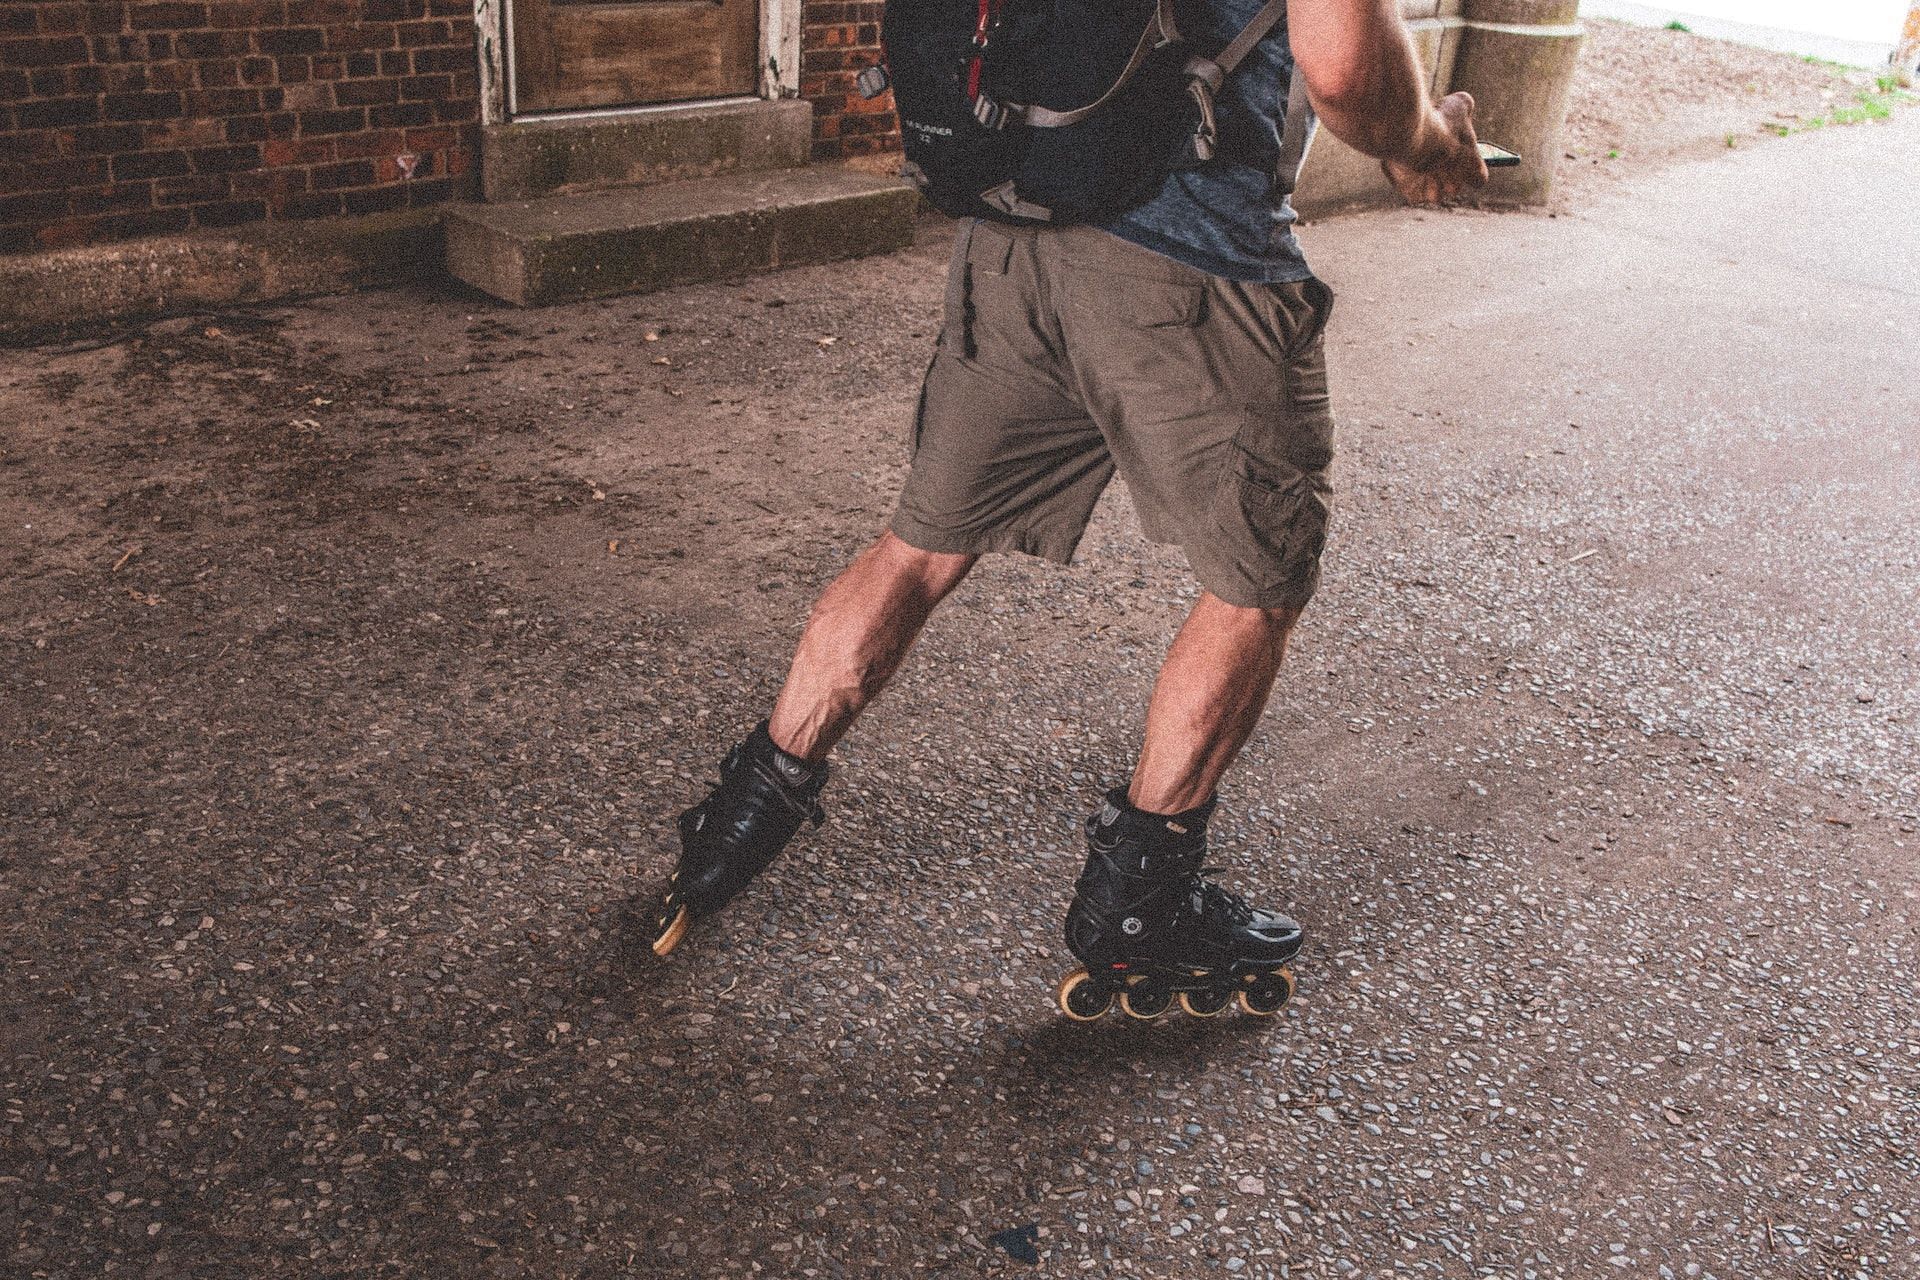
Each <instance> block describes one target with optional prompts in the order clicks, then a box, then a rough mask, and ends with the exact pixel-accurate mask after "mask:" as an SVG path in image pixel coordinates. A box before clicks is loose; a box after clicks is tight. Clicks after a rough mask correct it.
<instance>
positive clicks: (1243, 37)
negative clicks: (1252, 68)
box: [1212, 0, 1291, 105]
mask: <svg viewBox="0 0 1920 1280" xmlns="http://www.w3.org/2000/svg"><path fill="white" fill-rule="evenodd" d="M1286 11H1287V0H1267V3H1266V4H1264V5H1262V6H1261V8H1260V12H1258V13H1256V14H1254V15H1253V21H1252V22H1249V23H1248V24H1247V25H1246V26H1244V27H1242V28H1240V34H1239V35H1237V36H1235V37H1234V38H1233V39H1232V41H1231V42H1229V43H1228V45H1227V47H1226V48H1224V49H1222V50H1221V51H1220V55H1219V56H1218V57H1216V58H1214V59H1212V62H1213V65H1214V66H1216V67H1218V68H1220V75H1221V77H1222V78H1223V79H1224V78H1225V77H1227V76H1230V75H1232V74H1233V69H1234V68H1235V67H1237V66H1239V65H1240V63H1241V61H1242V60H1243V59H1245V58H1246V56H1247V55H1248V54H1249V53H1252V52H1253V46H1255V45H1257V44H1259V43H1260V42H1261V41H1262V40H1264V39H1266V36H1267V32H1269V31H1271V30H1273V24H1274V23H1276V22H1278V21H1280V15H1281V14H1283V13H1285V12H1286ZM1289 105H1291V104H1289Z"/></svg>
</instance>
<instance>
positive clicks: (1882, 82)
mask: <svg viewBox="0 0 1920 1280" xmlns="http://www.w3.org/2000/svg"><path fill="white" fill-rule="evenodd" d="M1911 102H1920V94H1915V93H1911V92H1909V91H1908V90H1906V89H1902V88H1901V87H1900V82H1899V80H1898V79H1896V78H1895V77H1894V76H1892V75H1884V76H1881V77H1879V78H1878V79H1876V80H1875V81H1874V87H1873V88H1871V89H1862V90H1861V91H1860V92H1858V93H1856V94H1854V95H1853V105H1852V106H1848V107H1835V108H1834V109H1833V111H1832V113H1831V114H1829V115H1824V116H1814V117H1812V118H1811V119H1809V120H1804V121H1802V122H1801V123H1800V124H1798V125H1795V126H1789V125H1784V124H1763V125H1761V126H1760V127H1761V128H1762V129H1765V130H1766V131H1767V132H1769V133H1771V134H1774V135H1775V136H1777V137H1781V138H1784V137H1786V136H1787V135H1788V134H1789V133H1806V132H1807V131H1808V130H1810V129H1824V128H1826V127H1827V126H1828V125H1830V124H1831V125H1844V124H1865V123H1867V122H1868V121H1869V120H1885V119H1888V118H1889V117H1891V116H1892V115H1893V109H1894V108H1895V107H1899V106H1905V105H1906V104H1908V103H1911Z"/></svg>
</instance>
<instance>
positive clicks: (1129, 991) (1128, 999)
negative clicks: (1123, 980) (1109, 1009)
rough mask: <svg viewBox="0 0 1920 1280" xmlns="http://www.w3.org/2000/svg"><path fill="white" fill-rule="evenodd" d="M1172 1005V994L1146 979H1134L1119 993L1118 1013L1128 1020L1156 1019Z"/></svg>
mask: <svg viewBox="0 0 1920 1280" xmlns="http://www.w3.org/2000/svg"><path fill="white" fill-rule="evenodd" d="M1172 1004H1173V993H1172V992H1171V991H1169V990H1167V988H1166V987H1164V986H1162V985H1160V984H1159V983H1157V982H1154V981H1152V980H1151V979H1148V978H1135V979H1134V980H1133V981H1132V982H1130V983H1128V984H1127V986H1126V988H1125V989H1124V990H1123V991H1121V992H1120V1012H1122V1013H1124V1014H1126V1015H1127V1016H1128V1017H1129V1018H1142V1019H1145V1018H1157V1017H1159V1016H1160V1015H1161V1014H1163V1013H1165V1012H1166V1011H1167V1010H1168V1008H1170V1007H1171V1006H1172Z"/></svg>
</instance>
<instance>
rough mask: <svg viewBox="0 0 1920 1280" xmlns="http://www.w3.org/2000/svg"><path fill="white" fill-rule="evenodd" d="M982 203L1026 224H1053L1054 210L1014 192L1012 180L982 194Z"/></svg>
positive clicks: (989, 188) (990, 188)
mask: <svg viewBox="0 0 1920 1280" xmlns="http://www.w3.org/2000/svg"><path fill="white" fill-rule="evenodd" d="M980 199H981V201H982V203H984V204H986V205H988V206H989V207H991V208H994V209H998V210H999V211H1000V212H1002V213H1004V214H1006V215H1008V216H1009V217H1014V218H1019V219H1021V220H1022V221H1026V222H1052V221H1053V210H1051V209H1049V208H1047V206H1045V205H1043V204H1035V203H1033V201H1031V200H1028V199H1026V198H1024V197H1023V196H1021V194H1020V193H1019V192H1018V191H1015V190H1014V185H1013V182H1012V181H1011V180H1009V181H1007V182H1003V183H1001V184H1000V185H999V186H997V187H988V188H987V189H986V190H985V191H982V192H981V193H980Z"/></svg>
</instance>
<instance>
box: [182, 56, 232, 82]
mask: <svg viewBox="0 0 1920 1280" xmlns="http://www.w3.org/2000/svg"><path fill="white" fill-rule="evenodd" d="M193 72H194V77H195V79H197V80H198V81H199V83H200V87H201V88H203V89H225V88H230V87H232V86H233V85H236V84H239V83H240V60H239V59H238V58H222V59H219V60H217V61H208V62H202V63H200V64H198V65H197V66H195V67H194V69H193Z"/></svg>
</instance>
